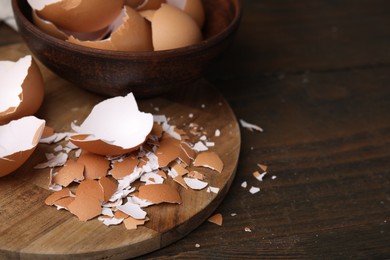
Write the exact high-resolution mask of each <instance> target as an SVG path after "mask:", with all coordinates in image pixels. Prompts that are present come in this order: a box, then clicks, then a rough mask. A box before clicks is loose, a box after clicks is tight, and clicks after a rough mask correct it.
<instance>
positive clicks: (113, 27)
mask: <svg viewBox="0 0 390 260" xmlns="http://www.w3.org/2000/svg"><path fill="white" fill-rule="evenodd" d="M28 3H29V4H30V6H31V8H32V17H33V22H34V24H35V25H36V26H37V27H38V28H40V29H41V30H42V31H44V32H46V33H47V34H50V35H51V36H54V37H56V38H59V39H62V40H65V41H68V42H71V43H74V44H78V45H82V46H86V47H91V48H97V49H104V50H114V51H153V50H154V51H159V50H168V49H175V48H180V47H185V46H189V45H193V44H196V43H199V42H200V41H202V39H203V36H202V27H203V24H204V21H205V12H204V7H203V4H202V1H201V0H109V1H107V0H79V1H72V0H28Z"/></svg>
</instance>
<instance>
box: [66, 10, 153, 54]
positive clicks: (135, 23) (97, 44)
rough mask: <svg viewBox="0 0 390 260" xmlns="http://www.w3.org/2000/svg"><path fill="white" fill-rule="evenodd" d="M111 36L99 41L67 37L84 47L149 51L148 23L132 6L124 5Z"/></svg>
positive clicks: (150, 45)
mask: <svg viewBox="0 0 390 260" xmlns="http://www.w3.org/2000/svg"><path fill="white" fill-rule="evenodd" d="M113 27H114V29H113V32H112V33H111V36H110V37H109V38H107V39H104V40H100V41H81V40H79V39H77V38H76V37H73V36H71V37H69V39H68V41H69V42H71V43H74V44H78V45H82V46H85V47H91V48H97V49H103V50H116V51H151V50H153V46H152V33H151V28H150V25H149V23H148V22H147V21H146V20H145V19H144V18H143V17H142V16H141V15H140V14H139V13H138V12H137V11H135V10H134V9H133V8H131V7H129V6H125V7H124V8H123V11H122V13H121V15H119V16H118V18H117V19H116V21H115V22H114V26H113Z"/></svg>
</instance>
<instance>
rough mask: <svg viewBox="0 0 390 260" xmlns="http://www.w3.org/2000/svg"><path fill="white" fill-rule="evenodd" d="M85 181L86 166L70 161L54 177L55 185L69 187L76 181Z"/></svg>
mask: <svg viewBox="0 0 390 260" xmlns="http://www.w3.org/2000/svg"><path fill="white" fill-rule="evenodd" d="M83 179H84V164H81V163H78V162H75V161H74V160H68V161H67V162H66V164H65V165H64V166H63V167H62V168H61V169H60V170H59V171H58V174H57V175H55V176H54V177H53V183H55V184H59V185H61V186H64V187H67V186H68V185H69V184H71V183H72V182H73V181H75V180H79V181H81V180H83Z"/></svg>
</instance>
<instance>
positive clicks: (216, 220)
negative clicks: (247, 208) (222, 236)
mask: <svg viewBox="0 0 390 260" xmlns="http://www.w3.org/2000/svg"><path fill="white" fill-rule="evenodd" d="M208 221H209V222H211V223H214V224H216V225H218V226H222V222H223V217H222V214H221V213H217V214H215V215H213V216H211V217H210V218H209V219H208Z"/></svg>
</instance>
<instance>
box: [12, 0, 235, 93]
mask: <svg viewBox="0 0 390 260" xmlns="http://www.w3.org/2000/svg"><path fill="white" fill-rule="evenodd" d="M203 3H204V7H205V11H206V23H205V26H204V28H203V35H204V40H203V41H202V42H201V43H199V44H196V45H192V46H188V47H184V48H177V49H172V50H165V51H151V52H123V51H107V50H99V49H93V48H88V47H83V46H79V45H75V44H72V43H68V42H66V41H63V40H59V39H57V38H55V37H52V36H50V35H48V34H46V33H44V32H42V31H41V30H40V29H38V28H37V27H36V26H35V25H34V24H33V23H32V19H31V7H30V6H29V4H28V3H27V0H12V7H13V11H14V15H15V19H16V22H17V25H18V27H19V32H20V34H21V36H22V37H23V39H24V41H25V42H26V44H27V46H28V47H29V49H30V50H31V52H32V53H33V54H34V56H35V57H36V58H38V59H39V60H40V61H41V62H42V63H43V64H44V65H45V66H47V67H48V68H49V69H50V70H52V71H53V72H54V73H56V74H57V75H59V76H60V77H62V78H64V79H66V80H68V81H70V82H72V83H74V84H75V85H77V86H80V87H83V88H86V89H88V90H90V91H93V92H96V93H99V94H103V95H108V96H117V95H125V94H127V93H129V92H133V93H134V95H136V96H137V97H150V96H156V95H158V94H161V93H164V92H166V91H168V90H170V89H172V88H174V87H186V86H188V84H189V83H190V82H193V81H195V80H196V79H198V78H200V77H202V75H203V74H204V72H205V70H206V69H207V68H208V67H209V66H210V64H212V62H213V61H214V60H215V59H216V58H217V57H218V56H219V55H221V54H222V53H223V52H224V51H225V50H226V49H227V47H228V46H229V44H230V43H231V41H232V39H233V38H234V34H235V32H236V31H237V28H238V26H239V23H240V18H241V11H242V10H241V3H240V0H203Z"/></svg>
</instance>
